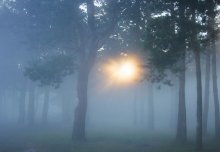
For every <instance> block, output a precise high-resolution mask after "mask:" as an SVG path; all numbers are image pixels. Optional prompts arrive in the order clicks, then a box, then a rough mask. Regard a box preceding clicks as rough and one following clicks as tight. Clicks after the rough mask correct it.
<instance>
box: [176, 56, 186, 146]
mask: <svg viewBox="0 0 220 152" xmlns="http://www.w3.org/2000/svg"><path fill="white" fill-rule="evenodd" d="M184 58H185V56H184ZM183 60H184V61H182V62H183V63H182V66H183V68H182V70H181V72H180V75H179V105H178V120H177V133H176V139H177V141H180V142H186V140H187V128H186V102H185V59H183Z"/></svg>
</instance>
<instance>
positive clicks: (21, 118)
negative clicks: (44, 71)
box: [18, 81, 27, 124]
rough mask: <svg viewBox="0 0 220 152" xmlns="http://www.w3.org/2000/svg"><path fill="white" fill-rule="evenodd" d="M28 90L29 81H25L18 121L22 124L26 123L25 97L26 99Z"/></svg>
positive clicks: (21, 93)
mask: <svg viewBox="0 0 220 152" xmlns="http://www.w3.org/2000/svg"><path fill="white" fill-rule="evenodd" d="M26 92H27V82H26V81H25V82H24V84H23V86H22V88H21V92H20V98H19V115H18V122H19V123H20V124H24V122H25V99H26Z"/></svg>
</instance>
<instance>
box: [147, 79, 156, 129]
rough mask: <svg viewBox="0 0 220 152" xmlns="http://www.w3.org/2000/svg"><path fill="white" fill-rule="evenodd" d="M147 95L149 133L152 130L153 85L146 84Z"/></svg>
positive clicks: (153, 123)
mask: <svg viewBox="0 0 220 152" xmlns="http://www.w3.org/2000/svg"><path fill="white" fill-rule="evenodd" d="M148 85H149V87H148V89H149V94H148V100H149V101H148V129H149V130H150V131H152V130H154V125H155V122H154V90H153V89H154V88H153V83H151V82H150V83H149V84H148Z"/></svg>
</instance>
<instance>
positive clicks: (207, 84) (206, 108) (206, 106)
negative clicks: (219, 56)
mask: <svg viewBox="0 0 220 152" xmlns="http://www.w3.org/2000/svg"><path fill="white" fill-rule="evenodd" d="M210 61H211V60H210V51H208V52H207V55H206V71H205V96H204V111H203V134H204V135H206V134H207V123H208V111H209V87H210V66H211V63H210Z"/></svg>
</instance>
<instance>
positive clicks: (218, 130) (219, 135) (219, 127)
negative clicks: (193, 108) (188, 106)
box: [212, 42, 220, 139]
mask: <svg viewBox="0 0 220 152" xmlns="http://www.w3.org/2000/svg"><path fill="white" fill-rule="evenodd" d="M212 45H213V49H212V81H213V95H214V106H215V137H216V139H220V118H219V98H218V82H217V69H216V48H215V42H213V44H212Z"/></svg>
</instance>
